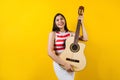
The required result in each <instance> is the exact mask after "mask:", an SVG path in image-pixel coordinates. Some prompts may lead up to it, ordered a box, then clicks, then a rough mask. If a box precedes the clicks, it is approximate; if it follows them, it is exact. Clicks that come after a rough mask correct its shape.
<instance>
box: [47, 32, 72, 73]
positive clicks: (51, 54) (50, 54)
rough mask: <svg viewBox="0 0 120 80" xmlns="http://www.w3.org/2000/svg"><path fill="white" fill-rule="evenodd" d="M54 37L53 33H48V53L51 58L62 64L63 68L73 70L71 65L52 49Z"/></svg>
mask: <svg viewBox="0 0 120 80" xmlns="http://www.w3.org/2000/svg"><path fill="white" fill-rule="evenodd" d="M54 39H55V33H54V32H51V33H50V34H49V40H48V55H49V56H50V57H51V58H52V60H54V61H55V62H57V63H58V64H60V65H62V66H63V68H64V69H65V70H67V71H68V72H72V71H73V68H72V66H71V65H70V64H69V63H66V62H65V61H63V60H62V59H61V58H60V57H59V56H58V55H56V53H55V51H54Z"/></svg>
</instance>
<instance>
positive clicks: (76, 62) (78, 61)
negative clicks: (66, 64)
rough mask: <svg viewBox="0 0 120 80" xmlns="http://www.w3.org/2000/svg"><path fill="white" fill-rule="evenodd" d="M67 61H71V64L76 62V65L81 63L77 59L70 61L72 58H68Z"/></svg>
mask: <svg viewBox="0 0 120 80" xmlns="http://www.w3.org/2000/svg"><path fill="white" fill-rule="evenodd" d="M66 60H67V61H71V62H76V63H79V60H76V59H70V58H66Z"/></svg>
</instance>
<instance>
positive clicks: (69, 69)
mask: <svg viewBox="0 0 120 80" xmlns="http://www.w3.org/2000/svg"><path fill="white" fill-rule="evenodd" d="M63 68H64V69H65V70H66V71H68V72H73V71H74V70H73V67H72V65H70V64H69V63H65V65H64V66H63Z"/></svg>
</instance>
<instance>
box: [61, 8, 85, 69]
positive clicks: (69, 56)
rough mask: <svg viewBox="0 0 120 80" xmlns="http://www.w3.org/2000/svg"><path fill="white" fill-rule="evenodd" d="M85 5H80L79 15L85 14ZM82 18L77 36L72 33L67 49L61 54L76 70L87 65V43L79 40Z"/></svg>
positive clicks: (68, 39)
mask: <svg viewBox="0 0 120 80" xmlns="http://www.w3.org/2000/svg"><path fill="white" fill-rule="evenodd" d="M83 12H84V7H83V6H80V7H79V9H78V15H79V16H81V15H83ZM80 25H81V20H80V19H78V23H77V28H76V32H75V36H73V35H71V36H70V37H68V38H67V40H66V42H65V50H64V51H63V53H62V54H61V55H60V58H62V59H63V60H64V61H66V62H68V63H70V64H71V65H72V66H73V69H74V71H81V70H83V69H84V68H85V66H86V58H85V56H84V48H85V44H84V43H82V42H78V41H79V33H80Z"/></svg>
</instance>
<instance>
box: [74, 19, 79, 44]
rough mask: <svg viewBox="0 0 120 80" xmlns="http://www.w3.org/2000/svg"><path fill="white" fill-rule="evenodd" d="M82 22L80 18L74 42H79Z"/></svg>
mask: <svg viewBox="0 0 120 80" xmlns="http://www.w3.org/2000/svg"><path fill="white" fill-rule="evenodd" d="M80 24H81V20H78V23H77V28H76V32H75V38H74V44H77V43H78V40H79V33H80Z"/></svg>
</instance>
